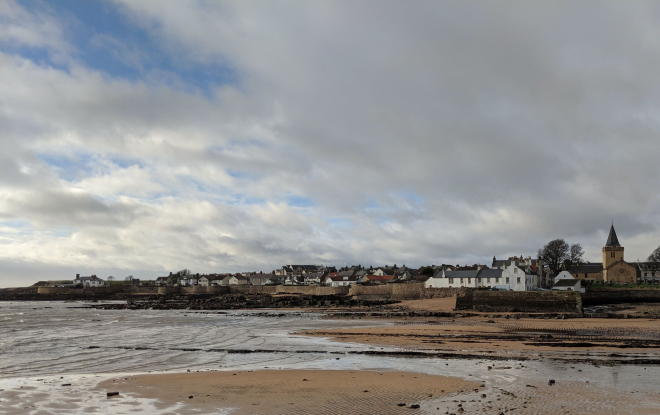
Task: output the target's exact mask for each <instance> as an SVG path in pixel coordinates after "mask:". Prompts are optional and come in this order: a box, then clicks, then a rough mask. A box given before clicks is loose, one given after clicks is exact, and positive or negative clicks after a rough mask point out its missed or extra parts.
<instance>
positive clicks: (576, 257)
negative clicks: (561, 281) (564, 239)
mask: <svg viewBox="0 0 660 415" xmlns="http://www.w3.org/2000/svg"><path fill="white" fill-rule="evenodd" d="M570 251H571V252H570V258H569V259H570V260H571V263H572V264H579V263H580V262H582V261H584V258H583V256H584V249H582V245H580V244H571V249H570Z"/></svg>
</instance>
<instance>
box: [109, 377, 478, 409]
mask: <svg viewBox="0 0 660 415" xmlns="http://www.w3.org/2000/svg"><path fill="white" fill-rule="evenodd" d="M481 385H482V383H480V382H471V381H466V380H462V379H459V378H454V377H444V376H433V375H425V374H421V373H408V372H372V371H345V370H318V371H315V370H260V371H253V372H246V371H236V372H199V373H181V374H154V375H140V376H132V377H128V378H125V377H122V378H119V379H113V380H108V381H105V382H103V383H101V384H100V385H99V386H98V389H100V390H107V391H113V392H114V391H117V392H120V395H119V396H117V397H116V398H111V399H130V396H138V397H140V398H148V399H158V400H159V404H157V407H159V408H160V409H166V408H169V407H172V406H175V405H177V404H181V403H183V406H182V407H180V408H179V410H178V413H188V412H189V413H200V411H201V412H202V413H222V412H221V411H223V410H226V409H228V408H233V410H232V411H231V413H232V414H302V413H306V414H366V413H378V414H407V413H410V411H411V410H412V408H411V405H415V404H417V405H420V404H423V403H424V402H427V401H430V400H432V399H433V398H438V397H441V396H447V395H449V394H452V393H454V394H455V393H462V392H465V393H467V392H473V391H479V389H480V386H481ZM481 389H483V388H481ZM401 404H405V405H401Z"/></svg>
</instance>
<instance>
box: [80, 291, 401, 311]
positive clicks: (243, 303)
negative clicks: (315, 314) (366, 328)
mask: <svg viewBox="0 0 660 415" xmlns="http://www.w3.org/2000/svg"><path fill="white" fill-rule="evenodd" d="M396 302H397V301H395V300H390V299H386V298H382V299H359V298H354V297H348V296H342V295H270V294H245V295H244V294H225V295H204V294H203V295H170V296H152V297H147V298H139V299H136V298H129V299H128V300H127V301H126V303H125V304H98V305H93V307H95V308H99V309H105V310H108V309H131V310H147V309H149V310H240V309H259V308H328V307H378V306H384V305H388V304H393V303H396Z"/></svg>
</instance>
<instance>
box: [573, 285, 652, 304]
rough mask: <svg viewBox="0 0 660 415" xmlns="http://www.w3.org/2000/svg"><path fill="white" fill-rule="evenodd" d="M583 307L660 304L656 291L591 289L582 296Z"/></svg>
mask: <svg viewBox="0 0 660 415" xmlns="http://www.w3.org/2000/svg"><path fill="white" fill-rule="evenodd" d="M582 302H583V303H584V305H585V306H592V305H602V304H622V303H660V290H658V289H601V290H597V289H593V290H590V291H589V292H587V293H584V294H582Z"/></svg>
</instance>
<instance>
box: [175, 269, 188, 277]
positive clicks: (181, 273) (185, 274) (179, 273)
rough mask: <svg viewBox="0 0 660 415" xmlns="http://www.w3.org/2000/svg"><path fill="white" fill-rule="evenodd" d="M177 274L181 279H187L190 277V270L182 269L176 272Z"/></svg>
mask: <svg viewBox="0 0 660 415" xmlns="http://www.w3.org/2000/svg"><path fill="white" fill-rule="evenodd" d="M177 274H178V275H179V276H181V277H187V276H188V275H190V270H189V269H188V268H184V269H182V270H181V271H179V272H177Z"/></svg>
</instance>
